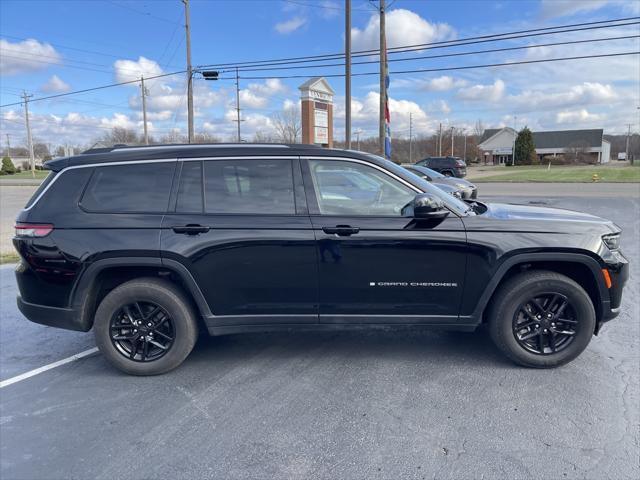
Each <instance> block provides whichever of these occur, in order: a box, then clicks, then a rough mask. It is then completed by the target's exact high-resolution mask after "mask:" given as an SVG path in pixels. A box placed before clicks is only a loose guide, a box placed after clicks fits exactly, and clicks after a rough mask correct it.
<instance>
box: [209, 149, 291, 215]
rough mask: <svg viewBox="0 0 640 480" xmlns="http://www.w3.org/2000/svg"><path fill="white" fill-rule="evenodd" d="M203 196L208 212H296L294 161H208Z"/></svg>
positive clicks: (284, 213) (267, 159) (288, 213)
mask: <svg viewBox="0 0 640 480" xmlns="http://www.w3.org/2000/svg"><path fill="white" fill-rule="evenodd" d="M204 198H205V212H206V213H214V214H215V213H244V214H281V215H293V214H295V211H296V205H295V200H294V190H293V170H292V165H291V160H286V159H270V158H265V159H257V160H253V159H251V160H250V159H246V160H209V161H205V162H204Z"/></svg>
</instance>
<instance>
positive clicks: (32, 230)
mask: <svg viewBox="0 0 640 480" xmlns="http://www.w3.org/2000/svg"><path fill="white" fill-rule="evenodd" d="M52 231H53V225H51V224H50V223H16V237H29V238H33V237H46V236H47V235H49V234H50V233H51V232H52Z"/></svg>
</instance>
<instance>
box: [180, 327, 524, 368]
mask: <svg viewBox="0 0 640 480" xmlns="http://www.w3.org/2000/svg"><path fill="white" fill-rule="evenodd" d="M310 354H311V355H314V356H316V357H317V358H318V359H321V358H331V357H334V358H345V357H350V358H354V359H355V358H357V359H359V360H374V359H375V360H377V361H385V360H391V361H404V362H428V363H430V364H431V365H432V366H441V367H442V368H448V367H450V366H454V367H457V366H460V365H467V366H468V365H475V366H490V367H494V368H496V367H497V368H519V367H517V366H516V365H514V364H513V363H511V362H510V361H509V360H508V359H505V358H504V357H503V356H502V355H500V353H499V352H498V351H497V350H496V348H495V347H494V345H493V343H492V342H491V339H490V338H489V335H488V334H487V332H485V331H484V329H478V330H477V331H476V332H452V331H438V330H433V329H431V330H427V329H418V330H416V329H395V328H394V329H389V330H373V331H369V330H361V331H336V332H326V331H325V332H318V331H304V332H301V331H286V332H270V333H244V334H237V335H222V336H216V337H209V336H207V335H202V336H201V337H200V339H199V341H198V343H197V344H196V347H195V348H194V351H193V352H192V353H191V355H190V356H189V358H188V359H187V360H186V362H188V363H189V364H192V365H193V364H198V363H200V362H211V361H234V360H238V361H242V359H243V358H244V359H246V358H250V357H253V356H255V355H260V356H261V357H263V358H264V356H266V357H269V358H270V359H274V360H275V359H287V360H295V359H296V357H299V358H308V356H309V355H310Z"/></svg>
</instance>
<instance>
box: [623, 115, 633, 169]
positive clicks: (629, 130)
mask: <svg viewBox="0 0 640 480" xmlns="http://www.w3.org/2000/svg"><path fill="white" fill-rule="evenodd" d="M631 125H632V124H631V123H627V128H628V130H627V146H626V148H625V150H624V151H625V154H624V159H625V160H626V161H627V162H630V163H631V159H630V158H629V138H630V137H631Z"/></svg>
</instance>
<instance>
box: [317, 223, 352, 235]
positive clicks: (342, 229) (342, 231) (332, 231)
mask: <svg viewBox="0 0 640 480" xmlns="http://www.w3.org/2000/svg"><path fill="white" fill-rule="evenodd" d="M322 231H323V232H324V233H327V234H329V235H338V236H340V237H348V236H349V235H355V234H356V233H358V232H359V231H360V229H359V228H358V227H352V226H350V225H336V226H335V227H322Z"/></svg>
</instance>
